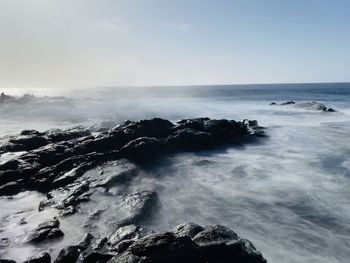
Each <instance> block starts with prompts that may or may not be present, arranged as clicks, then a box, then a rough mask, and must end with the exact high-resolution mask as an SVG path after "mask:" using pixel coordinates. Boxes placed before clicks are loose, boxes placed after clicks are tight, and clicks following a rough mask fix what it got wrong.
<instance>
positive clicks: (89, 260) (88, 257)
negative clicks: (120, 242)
mask: <svg viewBox="0 0 350 263" xmlns="http://www.w3.org/2000/svg"><path fill="white" fill-rule="evenodd" d="M113 256H114V255H111V254H103V253H99V252H96V251H93V252H89V253H85V252H83V253H81V254H80V256H79V258H78V260H77V261H76V262H77V263H96V262H99V263H105V262H107V261H109V260H110V259H111V258H112V257H113Z"/></svg>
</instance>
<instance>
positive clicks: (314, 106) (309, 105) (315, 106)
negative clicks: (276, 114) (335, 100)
mask: <svg viewBox="0 0 350 263" xmlns="http://www.w3.org/2000/svg"><path fill="white" fill-rule="evenodd" d="M270 105H280V106H285V105H293V106H294V107H296V108H303V109H306V110H314V111H323V112H336V110H334V109H333V108H329V107H327V106H326V105H325V104H323V103H320V102H316V101H311V102H299V103H296V102H295V101H287V102H283V103H280V104H277V103H276V102H271V103H270Z"/></svg>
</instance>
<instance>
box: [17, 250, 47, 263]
mask: <svg viewBox="0 0 350 263" xmlns="http://www.w3.org/2000/svg"><path fill="white" fill-rule="evenodd" d="M50 262H51V257H50V255H49V253H47V252H43V253H41V254H40V255H38V256H34V257H31V258H29V259H27V260H26V261H24V262H23V263H50Z"/></svg>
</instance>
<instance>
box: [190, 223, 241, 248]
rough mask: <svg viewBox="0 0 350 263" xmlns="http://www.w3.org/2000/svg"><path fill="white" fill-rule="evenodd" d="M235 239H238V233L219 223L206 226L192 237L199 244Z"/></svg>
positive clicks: (205, 244) (206, 244)
mask: <svg viewBox="0 0 350 263" xmlns="http://www.w3.org/2000/svg"><path fill="white" fill-rule="evenodd" d="M236 240H238V235H237V234H236V233H235V232H233V231H232V230H231V229H229V228H227V227H224V226H220V225H214V226H209V227H206V228H205V229H204V230H203V231H201V232H199V233H198V234H197V235H196V236H195V237H194V238H193V241H194V242H196V243H197V244H198V245H199V246H210V245H212V244H216V243H223V242H227V241H236Z"/></svg>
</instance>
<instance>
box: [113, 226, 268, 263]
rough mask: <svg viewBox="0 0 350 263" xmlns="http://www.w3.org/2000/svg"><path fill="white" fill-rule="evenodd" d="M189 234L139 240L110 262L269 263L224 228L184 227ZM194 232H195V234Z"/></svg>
mask: <svg viewBox="0 0 350 263" xmlns="http://www.w3.org/2000/svg"><path fill="white" fill-rule="evenodd" d="M176 229H177V230H180V232H181V230H183V229H187V230H190V229H191V230H190V231H189V232H188V233H190V234H192V235H194V232H197V231H200V232H198V233H197V234H196V235H195V236H194V237H191V236H189V235H186V234H185V233H186V231H182V234H181V235H179V232H178V231H177V232H176V233H174V232H165V233H157V234H150V235H147V236H145V237H142V238H139V239H137V240H136V241H135V242H134V243H133V244H131V245H130V246H129V247H128V248H127V249H126V250H125V251H124V252H122V253H119V254H118V255H117V256H116V257H114V258H113V259H112V260H110V261H109V262H110V263H112V262H118V263H119V262H203V263H204V262H242V263H244V262H252V263H253V262H266V260H265V259H264V257H263V256H262V254H261V253H260V252H259V251H257V250H256V249H255V248H254V246H253V245H252V244H251V243H250V242H249V241H247V240H244V239H240V238H239V237H238V235H237V234H235V233H234V232H233V231H232V230H230V229H228V228H225V227H223V226H209V227H201V226H198V225H195V224H193V223H191V224H183V225H181V226H178V227H176ZM193 230H195V231H194V232H193Z"/></svg>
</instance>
